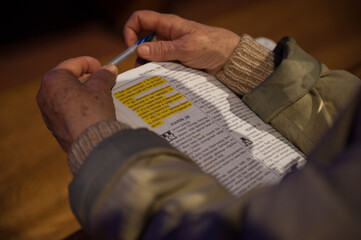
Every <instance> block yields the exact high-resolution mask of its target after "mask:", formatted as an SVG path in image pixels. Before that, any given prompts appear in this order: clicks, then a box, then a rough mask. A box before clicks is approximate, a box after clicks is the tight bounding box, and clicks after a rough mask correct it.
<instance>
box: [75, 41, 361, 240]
mask: <svg viewBox="0 0 361 240" xmlns="http://www.w3.org/2000/svg"><path fill="white" fill-rule="evenodd" d="M276 54H280V55H281V56H282V61H281V63H280V65H279V66H278V67H277V68H276V69H275V71H274V72H273V73H272V74H271V75H270V76H269V77H268V78H267V79H266V80H265V81H264V82H262V83H261V84H260V85H259V86H258V87H256V88H255V89H254V90H253V91H252V92H251V93H249V94H246V95H244V96H243V100H244V101H245V102H246V103H247V104H248V105H249V106H250V107H251V108H252V109H253V110H254V111H255V112H256V113H257V114H258V115H259V116H261V117H262V119H264V121H266V122H270V123H271V124H272V125H273V126H274V127H275V128H277V129H278V130H279V131H280V132H281V133H282V134H284V135H285V136H286V137H288V138H289V139H291V140H292V141H293V142H294V143H295V144H297V145H298V146H299V147H300V148H301V149H303V150H304V151H305V152H308V151H309V149H311V148H313V146H314V143H315V142H316V141H317V140H318V139H319V138H320V134H321V133H323V132H324V131H325V129H326V128H327V127H328V126H330V125H331V124H332V122H333V121H334V118H335V115H337V113H338V112H340V111H341V110H340V109H341V108H342V107H343V106H344V105H346V103H347V102H349V101H350V99H352V95H355V93H356V91H357V89H359V88H360V83H359V80H358V79H356V78H355V77H353V76H352V75H350V74H348V73H346V72H338V71H336V72H335V71H328V70H327V69H326V68H325V67H324V66H322V64H320V63H319V62H318V61H316V60H314V59H313V58H312V57H310V56H309V55H307V54H306V53H304V52H303V51H302V50H301V49H300V48H299V47H298V46H297V45H296V44H295V42H294V41H293V40H292V39H284V40H283V41H281V43H279V44H278V47H277V49H276ZM294 72H295V73H294ZM291 73H292V74H291ZM293 73H294V74H295V75H296V76H298V77H293ZM326 85H329V86H326ZM333 88H337V90H332V89H333ZM335 96H337V97H338V98H340V99H337V98H336V99H335V98H334V97H335ZM310 103H311V104H310ZM356 103H357V102H355V104H353V105H352V106H351V107H350V110H348V111H347V112H345V114H344V116H345V117H344V118H342V119H341V120H340V125H341V130H337V131H334V133H332V134H331V136H328V140H334V141H333V142H332V144H333V145H330V144H331V143H327V144H326V146H333V150H334V151H330V153H328V154H322V152H325V146H323V147H322V146H321V147H320V150H319V152H317V151H315V153H314V154H313V155H312V154H311V156H310V160H309V163H308V164H306V167H305V168H304V169H302V170H300V171H298V172H295V173H292V174H290V175H289V176H287V177H286V178H285V179H284V181H282V182H281V183H280V184H279V185H277V186H275V187H270V188H264V189H257V190H254V191H252V192H250V193H248V194H246V195H244V196H242V197H240V198H235V197H233V196H231V195H230V194H229V193H228V192H227V191H226V190H225V189H224V188H223V187H222V186H221V185H220V184H219V183H218V182H217V181H216V180H215V179H214V178H213V177H211V176H209V175H207V174H205V173H204V172H202V171H201V170H200V169H199V168H198V167H197V166H196V165H195V164H194V163H193V161H192V160H191V159H189V158H188V157H187V156H185V155H183V154H182V153H180V152H179V151H177V150H175V149H174V148H172V147H171V146H170V145H169V144H168V143H167V142H165V140H163V139H161V138H160V137H158V136H156V135H155V134H153V133H151V132H150V131H147V130H145V129H138V130H130V129H129V130H122V131H119V132H117V133H115V134H113V135H111V136H109V137H107V138H106V139H105V140H104V141H102V142H100V143H99V144H97V145H96V146H95V148H94V149H93V150H92V151H91V152H90V154H89V155H88V156H87V159H86V161H85V162H84V164H83V165H82V166H81V167H80V168H79V170H78V172H77V174H76V175H75V177H74V180H73V181H72V183H71V185H70V187H69V193H70V202H71V206H72V209H73V211H74V214H75V215H76V217H77V218H78V220H79V222H80V223H81V225H82V226H83V228H84V229H85V230H86V232H87V233H88V234H89V235H90V236H91V237H92V238H94V239H139V238H142V239H174V238H177V239H234V238H240V237H244V238H247V237H255V238H254V239H298V238H299V239H310V236H318V237H319V239H322V238H324V239H332V238H330V237H333V238H335V237H340V236H341V235H340V231H341V234H342V236H343V237H355V236H359V235H360V230H357V229H358V226H359V223H360V207H359V206H358V205H359V204H357V203H359V202H360V200H361V197H360V194H359V190H357V189H356V191H353V190H355V189H354V187H355V186H354V183H355V182H356V183H358V182H360V180H361V179H360V174H359V173H360V171H361V169H360V161H359V160H358V159H357V158H355V156H360V155H357V154H361V153H360V152H353V153H352V154H351V156H345V157H344V159H345V160H344V161H341V162H342V164H340V166H341V167H340V168H338V167H337V166H336V165H334V163H335V162H336V161H335V160H334V159H335V158H336V157H337V156H339V155H340V153H342V152H343V151H344V150H345V146H346V142H347V141H348V140H347V139H349V136H350V131H351V130H350V129H351V128H350V126H352V125H351V123H352V119H353V117H354V116H355V112H356V106H357V104H356ZM297 114H299V115H300V116H297ZM299 118H300V120H299V122H298V119H299ZM287 121H288V122H287ZM324 123H327V124H324ZM318 127H320V130H317V129H318ZM316 130H317V131H318V132H316V133H315V132H314V131H316ZM335 134H336V135H335ZM308 141H311V142H308ZM359 149H361V148H356V150H355V151H359ZM355 154H356V155H355ZM321 156H322V157H321ZM357 160H358V161H357ZM325 166H327V167H326V168H325ZM345 168H348V169H349V168H351V169H353V172H351V174H349V175H347V178H344V176H343V175H342V170H343V169H345ZM344 175H345V174H344ZM335 182H337V183H338V184H334V183H335ZM340 196H342V197H340ZM303 200H304V201H303ZM311 220H312V221H311ZM285 223H287V224H285ZM308 223H312V224H308ZM319 223H321V224H319ZM317 224H319V225H317ZM327 225H329V226H331V227H332V228H331V229H329V228H326V226H327ZM286 226H287V227H286ZM336 226H337V227H336ZM319 227H320V229H319ZM318 230H321V231H318ZM316 233H317V234H316ZM313 234H316V235H313ZM335 239H336V238H335Z"/></svg>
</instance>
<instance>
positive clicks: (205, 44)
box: [124, 11, 240, 74]
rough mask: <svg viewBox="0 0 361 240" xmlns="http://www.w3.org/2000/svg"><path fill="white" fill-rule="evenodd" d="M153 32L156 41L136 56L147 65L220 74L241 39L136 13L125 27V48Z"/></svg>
mask: <svg viewBox="0 0 361 240" xmlns="http://www.w3.org/2000/svg"><path fill="white" fill-rule="evenodd" d="M142 30H145V31H151V32H156V39H157V40H158V41H153V42H148V43H143V44H141V45H139V47H138V49H137V53H138V56H139V57H141V58H143V59H146V60H149V61H172V60H178V61H180V62H181V63H183V64H184V65H186V66H189V67H192V68H198V69H204V70H206V71H207V72H208V73H210V74H215V73H216V72H217V71H219V70H220V69H221V68H222V67H223V66H224V64H225V63H226V61H227V58H228V57H229V56H230V54H231V53H232V51H233V50H234V49H235V47H236V46H237V44H238V43H239V41H240V37H239V36H238V35H237V34H235V33H233V32H231V31H229V30H226V29H223V28H217V27H210V26H206V25H203V24H200V23H196V22H193V21H189V20H186V19H183V18H180V17H178V16H175V15H170V14H160V13H156V12H152V11H137V12H135V13H133V15H132V16H131V17H130V18H129V20H128V21H127V23H126V24H125V27H124V38H125V42H126V43H127V45H128V46H131V45H133V44H134V43H135V42H136V41H137V39H138V37H137V35H138V34H139V33H140V32H141V31H142Z"/></svg>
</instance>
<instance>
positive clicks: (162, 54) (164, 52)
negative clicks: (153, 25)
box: [137, 40, 182, 61]
mask: <svg viewBox="0 0 361 240" xmlns="http://www.w3.org/2000/svg"><path fill="white" fill-rule="evenodd" d="M176 41H177V40H174V41H155V42H148V43H142V44H140V45H139V46H138V49H137V53H138V56H139V57H141V58H143V59H146V60H148V61H171V60H179V59H180V58H181V55H182V52H181V51H180V49H179V48H178V47H177V44H176Z"/></svg>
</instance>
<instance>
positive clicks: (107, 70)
mask: <svg viewBox="0 0 361 240" xmlns="http://www.w3.org/2000/svg"><path fill="white" fill-rule="evenodd" d="M117 75H118V68H117V67H116V66H115V65H113V64H109V65H105V66H103V67H101V68H100V69H99V70H98V71H96V72H95V73H93V74H91V75H90V77H89V78H88V79H87V81H86V82H85V83H84V84H85V85H87V86H88V87H90V88H94V89H97V90H100V89H101V90H104V91H107V90H109V89H111V88H112V87H113V86H114V83H115V79H116V77H117Z"/></svg>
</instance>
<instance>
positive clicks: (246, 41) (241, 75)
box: [216, 34, 280, 96]
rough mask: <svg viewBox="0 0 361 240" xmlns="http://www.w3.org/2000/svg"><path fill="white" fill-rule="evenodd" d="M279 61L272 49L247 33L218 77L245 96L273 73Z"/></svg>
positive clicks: (237, 92)
mask: <svg viewBox="0 0 361 240" xmlns="http://www.w3.org/2000/svg"><path fill="white" fill-rule="evenodd" d="M279 61H280V59H278V57H276V56H275V54H274V53H273V52H272V51H270V50H269V49H267V48H265V47H264V46H262V45H261V44H259V43H257V42H256V41H255V40H253V38H252V37H250V36H249V35H246V34H245V35H243V36H242V37H241V40H240V43H239V44H238V46H237V47H236V49H235V50H234V51H233V53H232V54H231V56H230V57H229V59H228V60H227V62H226V64H225V66H224V67H223V69H222V70H220V71H219V72H218V73H217V74H216V77H217V78H218V79H219V80H220V81H221V82H223V83H224V84H225V85H226V86H227V87H229V88H230V89H231V90H232V91H234V92H235V93H236V94H238V95H241V96H243V95H245V94H248V93H251V92H252V90H253V89H254V88H255V87H257V86H258V85H260V84H261V83H262V82H263V81H264V80H265V79H266V78H267V77H268V76H269V75H271V73H272V72H273V71H274V69H275V67H276V66H277V65H278V63H279Z"/></svg>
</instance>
